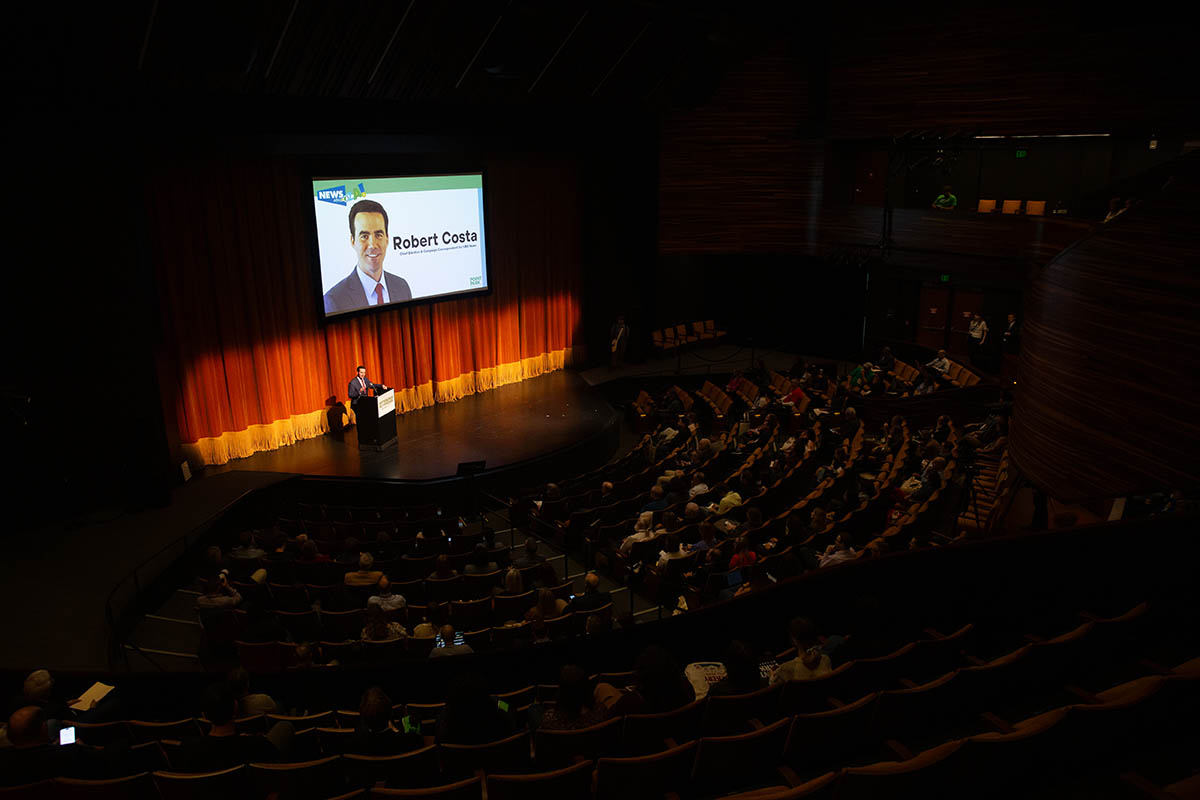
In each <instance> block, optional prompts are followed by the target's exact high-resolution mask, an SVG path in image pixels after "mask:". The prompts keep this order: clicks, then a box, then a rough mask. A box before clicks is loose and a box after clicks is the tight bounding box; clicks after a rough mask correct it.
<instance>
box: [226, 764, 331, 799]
mask: <svg viewBox="0 0 1200 800" xmlns="http://www.w3.org/2000/svg"><path fill="white" fill-rule="evenodd" d="M246 769H247V770H248V772H249V774H250V783H251V785H253V786H254V788H255V789H257V790H258V792H259V796H262V797H265V796H268V795H274V796H276V797H280V798H283V797H286V798H289V800H324V798H327V797H331V796H332V795H335V794H337V793H339V792H341V791H342V790H343V788H344V787H343V785H342V764H341V759H340V758H338V756H327V757H326V758H319V759H316V760H314V761H300V762H293V763H290V764H250V765H248V766H247V768H246Z"/></svg>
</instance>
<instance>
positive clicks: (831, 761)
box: [783, 694, 879, 777]
mask: <svg viewBox="0 0 1200 800" xmlns="http://www.w3.org/2000/svg"><path fill="white" fill-rule="evenodd" d="M878 699H879V695H878V694H869V695H867V696H866V697H863V698H860V699H858V700H857V701H855V702H853V703H851V704H849V705H846V706H842V707H841V708H835V709H832V710H830V711H820V712H817V713H815V714H797V715H796V716H795V717H793V718H792V726H791V729H790V730H789V732H788V739H787V743H786V744H785V745H784V751H783V759H784V761H785V762H787V763H788V765H789V766H791V768H792V769H794V770H795V771H796V772H797V773H798V774H799V775H800V776H801V777H806V773H820V772H824V771H825V770H826V769H836V768H837V767H839V766H841V765H843V764H845V763H846V762H847V761H848V760H850V759H852V758H853V757H854V756H856V755H867V756H868V757H869V756H873V755H874V754H875V752H877V751H876V749H875V748H873V744H874V743H875V741H876V740H875V737H874V736H873V735H872V728H871V721H872V719H873V718H874V716H875V709H876V707H877V705H878Z"/></svg>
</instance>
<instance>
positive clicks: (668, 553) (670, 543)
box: [658, 533, 688, 569]
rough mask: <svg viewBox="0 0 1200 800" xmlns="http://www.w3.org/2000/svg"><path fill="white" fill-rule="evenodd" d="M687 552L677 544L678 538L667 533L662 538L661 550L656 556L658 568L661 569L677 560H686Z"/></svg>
mask: <svg viewBox="0 0 1200 800" xmlns="http://www.w3.org/2000/svg"><path fill="white" fill-rule="evenodd" d="M687 556H688V551H687V550H684V549H683V547H682V546H681V544H680V542H679V537H677V536H675V535H674V534H670V533H668V534H667V535H666V536H664V537H663V549H662V550H661V551H659V554H658V567H659V569H663V568H665V567H666V566H667V564H668V563H670V562H671V561H674V560H675V559H679V558H686V557H687Z"/></svg>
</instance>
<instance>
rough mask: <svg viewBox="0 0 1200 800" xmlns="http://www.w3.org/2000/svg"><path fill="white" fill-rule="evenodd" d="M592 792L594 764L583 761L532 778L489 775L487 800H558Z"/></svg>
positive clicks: (528, 776)
mask: <svg viewBox="0 0 1200 800" xmlns="http://www.w3.org/2000/svg"><path fill="white" fill-rule="evenodd" d="M591 789H592V762H591V761H580V762H579V763H577V764H572V765H571V766H569V767H563V768H562V769H556V770H554V771H553V772H535V773H532V774H530V775H488V776H487V796H488V800H559V798H569V797H588V796H590V795H591Z"/></svg>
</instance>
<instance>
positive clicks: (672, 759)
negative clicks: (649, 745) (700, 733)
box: [596, 741, 697, 800]
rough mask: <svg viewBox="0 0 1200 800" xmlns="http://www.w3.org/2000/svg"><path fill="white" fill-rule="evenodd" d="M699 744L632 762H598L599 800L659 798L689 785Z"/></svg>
mask: <svg viewBox="0 0 1200 800" xmlns="http://www.w3.org/2000/svg"><path fill="white" fill-rule="evenodd" d="M696 747H697V742H696V741H691V742H687V743H685V744H681V745H679V746H678V747H672V748H671V749H669V750H663V751H662V752H659V753H654V754H652V755H644V756H634V757H632V758H601V759H600V760H599V761H597V762H596V800H633V799H634V798H659V797H662V796H663V795H665V794H666V793H667V792H678V791H679V789H680V788H681V787H683V786H686V785H687V782H688V779H689V776H690V775H691V771H692V763H693V762H694V761H695V756H696Z"/></svg>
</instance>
